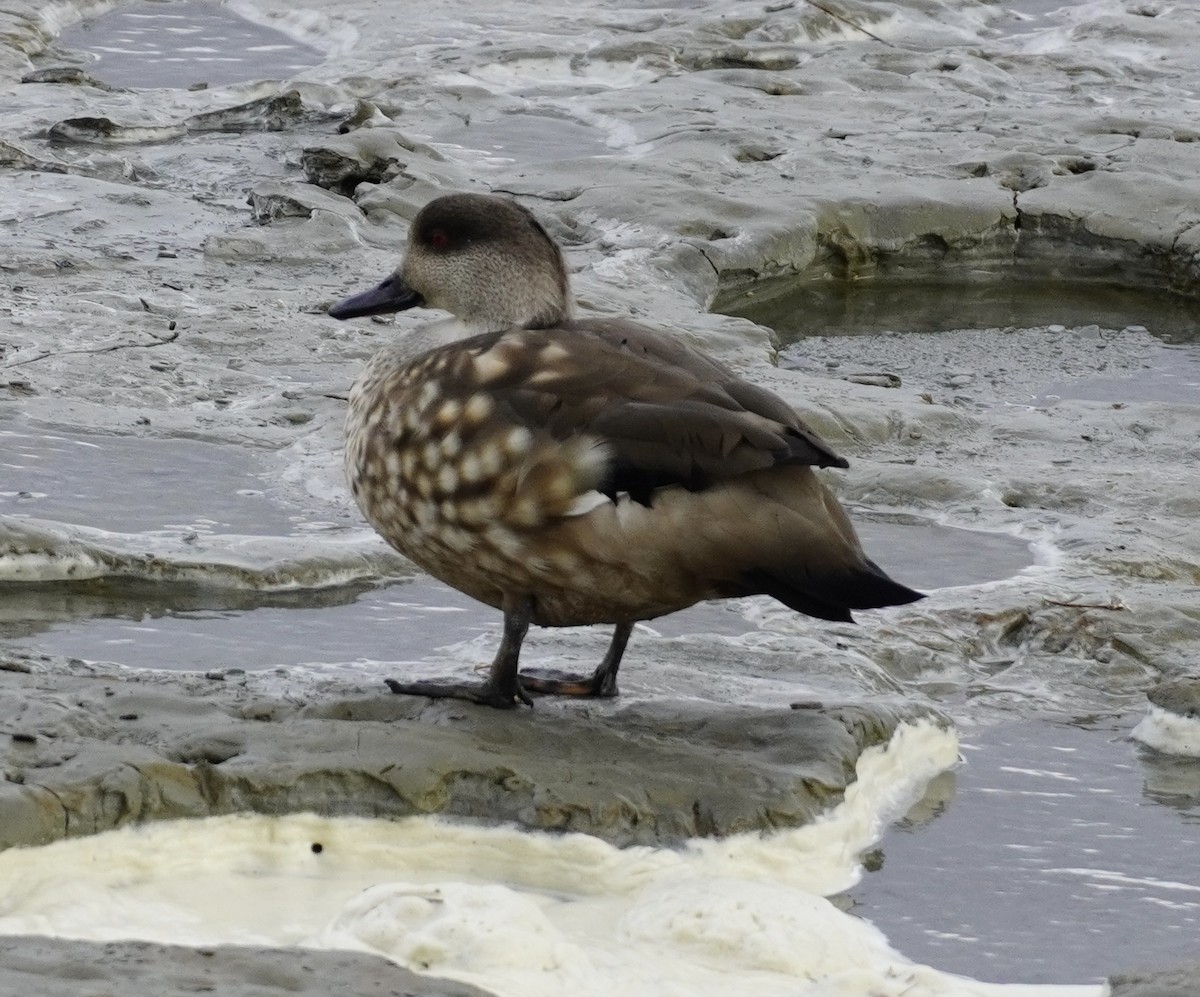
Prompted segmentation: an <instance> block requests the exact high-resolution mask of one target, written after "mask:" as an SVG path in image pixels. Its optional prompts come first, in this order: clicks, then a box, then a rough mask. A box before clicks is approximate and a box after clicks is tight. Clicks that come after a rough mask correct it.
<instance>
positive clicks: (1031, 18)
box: [993, 0, 1088, 38]
mask: <svg viewBox="0 0 1200 997" xmlns="http://www.w3.org/2000/svg"><path fill="white" fill-rule="evenodd" d="M1087 2H1088V0H1073V2H1068V3H1063V2H1062V0H1015V2H1013V0H1010V2H1008V3H1005V4H1004V6H1003V11H1004V15H1005V16H1004V17H1003V18H1001V19H1000V20H998V21H996V22H994V24H993V27H995V28H997V29H999V31H1000V33H1001V34H1002V35H1004V36H1006V37H1009V38H1011V37H1013V36H1014V35H1031V34H1034V33H1035V32H1038V31H1044V30H1046V29H1047V28H1062V27H1064V26H1065V25H1066V24H1068V23H1069V22H1068V19H1067V18H1065V17H1064V16H1063V15H1064V14H1065V13H1066V12H1068V11H1070V10H1071V9H1072V8H1073V7H1081V6H1083V5H1084V4H1085V3H1087Z"/></svg>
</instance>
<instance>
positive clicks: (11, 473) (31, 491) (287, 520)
mask: <svg viewBox="0 0 1200 997" xmlns="http://www.w3.org/2000/svg"><path fill="white" fill-rule="evenodd" d="M264 488H265V482H264V480H263V477H262V463H261V461H259V460H256V459H255V453H254V451H252V450H248V449H244V448H238V447H232V446H222V445H221V444H218V443H205V442H203V441H200V440H184V439H178V440H158V439H143V438H140V437H135V436H99V435H95V434H85V433H70V432H53V431H37V430H29V431H22V430H11V429H8V430H5V429H0V515H20V516H29V517H33V518H35V519H50V520H55V521H57V522H61V523H73V524H76V525H79V526H92V527H95V528H97V529H101V530H111V531H113V532H115V533H143V532H146V531H149V530H185V531H186V530H193V531H196V532H198V533H240V534H250V535H255V536H280V535H287V534H290V533H295V532H302V531H305V530H307V529H323V528H326V527H327V525H328V524H327V523H325V522H323V521H320V520H316V519H314V518H313V517H310V516H306V515H304V514H302V513H301V512H299V511H298V510H289V509H286V508H284V507H283V506H281V505H279V504H278V503H276V502H274V501H272V500H271V499H269V498H268V497H267V496H266V494H265V492H264Z"/></svg>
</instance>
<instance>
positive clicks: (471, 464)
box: [458, 453, 483, 484]
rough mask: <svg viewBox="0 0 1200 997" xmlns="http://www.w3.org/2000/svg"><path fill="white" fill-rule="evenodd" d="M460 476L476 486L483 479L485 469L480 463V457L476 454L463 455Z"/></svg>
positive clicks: (459, 469)
mask: <svg viewBox="0 0 1200 997" xmlns="http://www.w3.org/2000/svg"><path fill="white" fill-rule="evenodd" d="M458 474H459V477H461V478H462V479H463V481H465V482H467V483H468V484H474V483H475V482H476V481H478V480H479V479H480V478H482V477H483V467H482V466H481V464H480V462H479V456H478V455H477V454H474V453H465V454H463V458H462V460H460V461H459V462H458Z"/></svg>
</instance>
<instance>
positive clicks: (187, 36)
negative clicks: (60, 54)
mask: <svg viewBox="0 0 1200 997" xmlns="http://www.w3.org/2000/svg"><path fill="white" fill-rule="evenodd" d="M58 43H59V45H60V46H61V47H64V48H69V49H75V50H77V51H80V52H86V53H87V54H88V55H89V56H91V57H92V58H93V59H94V60H95V61H94V63H93V65H92V66H91V67H89V68H90V71H91V72H92V74H93V75H95V76H98V77H100V78H101V79H103V80H104V82H106V83H110V84H113V85H115V86H124V87H146V88H149V87H174V88H182V87H187V86H191V85H192V84H195V83H207V84H208V85H209V86H224V85H225V84H228V83H240V82H242V81H244V80H262V79H272V78H277V77H278V78H283V79H287V78H290V77H292V76H294V75H295V74H296V73H299V72H302V71H303V70H305V69H309V68H311V67H313V66H315V65H317V63H319V62H321V60H322V59H323V58H324V56H323V54H322V53H321V52H319V51H317V49H315V48H313V47H312V46H310V45H303V44H301V43H299V42H297V41H295V40H293V39H291V38H289V37H288V36H287V35H285V34H283V33H282V32H280V31H276V30H275V29H274V28H268V27H264V26H263V25H260V24H255V23H253V22H252V21H248V20H246V19H245V18H244V17H239V16H238V15H237V14H235V13H234V12H233V11H231V10H230V9H229V8H228V7H225V6H223V5H221V4H216V3H199V2H193V0H172V2H169V3H163V2H158V3H133V4H126V5H122V6H120V7H118V8H117V9H116V10H111V11H109V12H107V13H105V14H101V15H100V16H98V17H95V18H89V19H88V20H86V21H82V22H80V23H79V24H76V25H73V26H72V27H69V28H67V29H66V30H65V31H64V32H63V33H62V34H61V35H60V36H59V38H58Z"/></svg>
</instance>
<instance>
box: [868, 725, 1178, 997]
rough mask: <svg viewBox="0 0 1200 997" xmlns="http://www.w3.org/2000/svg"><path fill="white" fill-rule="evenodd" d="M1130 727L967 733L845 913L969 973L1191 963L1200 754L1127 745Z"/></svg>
mask: <svg viewBox="0 0 1200 997" xmlns="http://www.w3.org/2000/svg"><path fill="white" fill-rule="evenodd" d="M1133 722H1135V721H1134V720H1132V719H1128V718H1126V719H1121V720H1108V721H1104V722H1100V723H1095V724H1087V725H1083V724H1081V725H1074V726H1072V725H1065V724H1064V725H1050V724H1038V723H1021V724H1014V725H1011V726H1006V727H999V728H994V729H988V730H980V731H975V732H973V733H968V734H966V735H964V737H963V742H964V743H963V744H962V749H963V754H964V755H965V757H966V761H967V763H966V765H964V766H962V767H960V768H959V769H958V770H957V771H956V772H955V773H954V774H953V776H948V777H943V779H944V780H945V779H949V778H952V779H953V781H954V784H955V785H954V786H953V789H952V791H951V789H950V787H949V786H948V785H947V783H946V782H945V781H943V782H942V783H941V784H940V786H939V794H938V795H939V797H940V798H939V799H938V800H935V801H933V802H932V803H930V802H929V801H926V803H925V804H924V811H923V814H924V818H925V819H921V818H920V814H921V813H922V811H919V812H918V815H919V819H918V820H917V821H915V822H913V823H912V824H908V825H907V826H906V825H905V824H904V823H902V824H901V825H900V829H899V830H893V831H892V832H891V833H890V834H889V835H888V837H887V838H886V839H885V841H884V847H883V851H884V854H885V861H884V863H883V867H882V868H881V869H880V870H879V871H877V872H874V873H871V874H869V875H868V876H867V877H866V878H865V879H864V880H863V881H862V883H861V884H859V886H857V887H856V888H855V889H853V890H852V891H851V892H850V896H851V897H852V898H853V899H854V901H855V904H856V906H855V912H856V913H859V914H861V915H863V916H864V917H867V918H869V919H870V920H872V921H874V922H875V923H876V924H877V925H878V926H879V927H881V928H882V929H883V930H884V932H885V933H886V934H887V935H888V938H889V939H890V940H891V941H892V942H893V943H894V944H895V945H896V946H897V947H898V948H899V949H900V950H901V951H902V952H904V953H905V954H906V955H908V956H910V957H911V958H913V959H917V960H921V961H927V962H929V963H930V964H931V965H933V966H936V967H937V968H939V969H943V970H949V971H951V972H955V973H963V974H966V975H969V976H973V977H977V978H981V979H991V980H1004V981H1008V982H1030V983H1037V982H1041V983H1044V982H1068V981H1079V980H1086V979H1098V978H1100V977H1102V976H1103V975H1105V974H1107V973H1110V972H1115V971H1117V970H1119V969H1122V968H1128V967H1129V966H1133V965H1156V964H1157V965H1162V964H1171V963H1174V962H1179V961H1182V960H1183V959H1185V958H1189V957H1190V958H1194V957H1195V954H1196V939H1197V938H1200V865H1197V863H1196V861H1195V857H1196V856H1197V855H1200V764H1198V763H1197V762H1196V760H1195V759H1170V758H1165V757H1164V756H1161V755H1157V754H1155V753H1153V752H1150V751H1148V750H1146V749H1141V748H1138V747H1136V746H1135V745H1133V744H1132V743H1131V742H1130V741H1129V739H1128V737H1127V736H1126V734H1127V732H1128V730H1129V728H1130V727H1131V726H1132V724H1133ZM935 785H938V784H935ZM1164 803H1165V804H1167V805H1166V806H1162V805H1161V804H1164ZM934 811H940V812H939V813H938V816H937V817H936V819H932V820H929V819H927V818H928V817H929V815H930V813H931V812H934ZM1167 842H1169V843H1170V844H1169V847H1164V844H1165V843H1167ZM1034 912H1036V914H1034Z"/></svg>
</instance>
